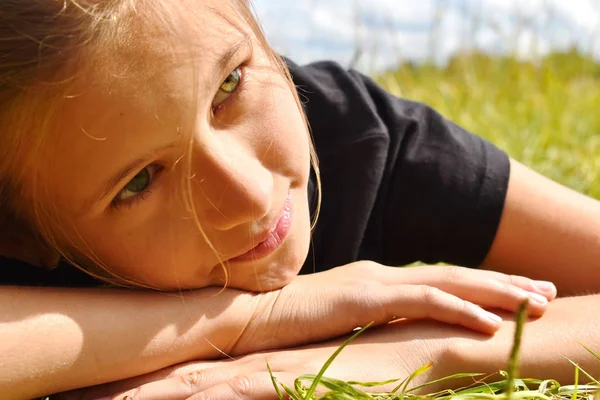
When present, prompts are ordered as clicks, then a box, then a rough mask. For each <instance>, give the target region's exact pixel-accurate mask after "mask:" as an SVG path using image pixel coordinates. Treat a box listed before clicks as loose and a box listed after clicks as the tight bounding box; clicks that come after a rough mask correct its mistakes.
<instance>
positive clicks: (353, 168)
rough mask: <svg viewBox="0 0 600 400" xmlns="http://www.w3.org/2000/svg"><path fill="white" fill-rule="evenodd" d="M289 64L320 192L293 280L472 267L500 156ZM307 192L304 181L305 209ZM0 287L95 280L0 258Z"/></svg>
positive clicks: (420, 112)
mask: <svg viewBox="0 0 600 400" xmlns="http://www.w3.org/2000/svg"><path fill="white" fill-rule="evenodd" d="M288 65H289V67H290V72H291V74H292V77H293V80H294V83H295V84H296V86H297V87H298V91H299V94H300V99H301V101H302V103H303V104H304V107H305V110H306V113H307V117H308V121H309V123H310V127H311V131H312V135H313V139H314V142H315V146H316V151H317V155H318V157H319V163H320V170H321V179H322V191H323V202H322V206H321V212H320V217H319V221H318V223H317V226H316V229H315V231H314V234H313V245H312V246H311V250H310V254H309V256H308V257H307V260H306V263H305V265H304V267H303V269H302V273H311V272H316V271H323V270H326V269H329V268H332V267H335V266H339V265H344V264H347V263H350V262H353V261H357V260H373V261H377V262H380V263H383V264H386V265H404V264H408V263H412V262H415V261H423V262H427V263H435V262H441V261H443V262H448V263H452V264H458V265H463V266H469V267H476V266H478V265H479V264H480V263H481V261H482V260H483V259H484V258H485V256H486V254H487V253H488V251H489V248H490V246H491V244H492V241H493V239H494V236H495V234H496V230H497V228H498V224H499V221H500V216H501V213H502V209H503V206H504V200H505V196H506V190H507V186H508V177H509V174H510V166H509V161H508V157H507V156H506V154H504V153H503V152H502V151H500V150H498V149H497V148H496V147H494V146H493V145H491V144H490V143H488V142H486V141H485V140H483V139H481V138H479V137H477V136H475V135H472V134H470V133H468V132H466V131H465V130H463V129H461V128H460V127H458V126H456V125H454V124H453V123H451V122H449V121H447V120H445V119H444V118H442V117H441V116H440V115H439V114H437V113H436V112H435V111H434V110H432V109H431V108H429V107H427V106H425V105H422V104H419V103H414V102H410V101H406V100H402V99H398V98H396V97H394V96H392V95H390V94H388V93H387V92H385V91H384V90H383V89H381V88H380V87H379V86H377V85H376V84H375V83H374V82H373V81H372V80H371V79H369V78H367V77H365V76H363V75H361V74H359V73H358V72H355V71H347V70H345V69H343V68H341V67H340V66H339V65H337V64H335V63H331V62H321V63H315V64H311V65H308V66H303V67H300V66H297V65H295V64H294V63H292V62H290V61H288ZM315 190H316V185H315V179H314V176H312V177H311V181H310V183H309V193H308V195H309V200H310V201H311V209H312V210H313V212H314V208H315V205H316V202H315V199H316V192H315ZM0 284H20V285H57V286H86V285H95V284H96V282H95V281H94V280H93V279H91V278H89V277H87V276H86V275H85V274H84V273H82V272H80V271H78V270H77V269H75V268H74V267H72V266H69V265H66V264H64V265H61V266H60V267H59V268H57V269H55V270H53V271H44V270H42V269H40V268H36V267H31V266H28V265H27V264H24V263H21V262H17V261H14V260H1V259H0Z"/></svg>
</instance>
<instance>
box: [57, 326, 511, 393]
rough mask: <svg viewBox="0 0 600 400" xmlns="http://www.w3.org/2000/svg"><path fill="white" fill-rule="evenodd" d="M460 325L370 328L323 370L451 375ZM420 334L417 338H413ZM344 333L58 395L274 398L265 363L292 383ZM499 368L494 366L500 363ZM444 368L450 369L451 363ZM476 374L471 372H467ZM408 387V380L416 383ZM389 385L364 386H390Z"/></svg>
mask: <svg viewBox="0 0 600 400" xmlns="http://www.w3.org/2000/svg"><path fill="white" fill-rule="evenodd" d="M465 332H466V331H465V330H464V329H461V328H458V327H452V326H449V325H441V324H437V323H432V322H426V321H422V322H414V321H413V322H407V321H403V322H399V323H393V324H389V325H387V326H385V327H382V328H377V329H370V330H368V331H367V332H365V333H363V334H362V335H361V336H360V337H358V338H357V339H355V340H354V341H353V342H351V343H350V345H348V346H347V347H346V348H345V349H344V350H343V351H342V352H341V353H340V354H339V356H338V357H337V358H336V360H335V361H334V362H333V363H332V364H331V366H330V367H329V369H328V370H327V372H326V373H325V376H327V377H330V378H337V379H342V380H344V381H348V380H355V381H362V382H368V381H384V380H389V379H395V378H399V379H400V380H403V379H404V378H406V377H407V376H408V375H410V374H411V373H412V372H413V371H414V370H416V369H417V368H419V367H421V366H423V365H425V364H426V363H428V362H431V361H435V364H434V367H433V368H432V369H431V370H430V371H429V372H427V373H426V374H424V375H423V376H421V377H419V378H418V379H417V380H416V381H414V385H417V384H419V383H424V382H425V381H430V380H433V379H437V378H441V377H444V376H448V375H451V374H452V373H456V372H459V371H456V370H446V369H445V368H446V366H447V365H449V364H451V363H449V362H448V361H452V360H448V359H446V355H447V354H449V352H448V351H447V348H448V346H450V345H451V342H450V340H448V339H449V338H453V337H455V340H460V336H461V335H463V334H464V333H465ZM416 337H419V340H418V341H416V340H414V339H415V338H416ZM342 342H343V339H338V340H334V341H330V342H327V343H323V344H318V345H311V346H308V347H304V348H300V349H294V350H283V351H275V352H269V353H262V354H254V355H250V356H245V357H243V358H240V359H239V360H235V361H213V362H192V363H187V364H182V365H179V366H175V367H171V368H166V369H164V370H161V371H157V372H155V373H152V374H148V375H144V376H141V377H137V378H132V379H128V380H124V381H121V382H116V383H110V384H107V385H102V386H98V387H95V388H87V389H83V390H79V391H74V392H70V393H65V394H63V395H61V396H59V397H58V399H60V400H87V399H99V398H103V399H104V398H106V399H114V400H122V399H124V398H126V397H127V396H129V399H131V400H159V399H160V400H162V399H170V400H179V399H195V398H198V399H199V398H202V399H211V400H220V399H227V400H232V399H238V398H240V399H242V398H244V399H246V398H252V399H276V398H277V397H276V392H275V389H274V387H273V383H272V381H271V377H270V375H269V373H268V370H267V361H268V362H269V365H270V366H271V369H272V370H273V374H274V376H275V377H276V378H277V380H278V381H279V382H282V383H285V384H286V385H287V386H289V387H293V382H294V380H295V379H296V378H297V377H298V376H300V375H303V374H316V373H317V372H318V371H319V370H320V369H321V367H322V366H323V364H324V363H325V361H326V360H327V359H328V358H329V357H330V356H331V355H332V354H333V352H334V351H335V350H336V349H337V348H338V346H339V345H340V344H341V343H342ZM502 367H503V366H499V367H498V368H502ZM449 368H454V369H456V368H457V367H456V366H454V365H450V367H449ZM468 372H477V371H468ZM464 383H465V382H453V381H450V382H444V383H443V385H442V386H444V387H442V386H440V385H438V386H432V387H428V388H427V390H428V391H429V392H433V391H436V390H441V389H443V388H447V387H454V386H459V385H462V384H464ZM414 385H413V386H414ZM394 386H395V384H391V385H388V386H387V387H381V388H369V390H370V391H377V390H388V391H389V390H390V389H391V388H393V387H394Z"/></svg>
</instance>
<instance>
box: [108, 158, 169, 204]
mask: <svg viewBox="0 0 600 400" xmlns="http://www.w3.org/2000/svg"><path fill="white" fill-rule="evenodd" d="M152 166H154V167H155V168H156V171H155V172H154V175H152V178H151V180H150V183H149V184H148V186H147V187H146V188H145V189H144V190H142V191H141V192H139V193H138V194H136V195H135V196H132V197H130V198H128V199H125V200H119V199H118V195H117V197H115V198H114V199H113V201H112V202H111V208H113V209H115V210H121V209H129V208H131V207H133V206H134V205H136V204H138V203H139V202H141V201H144V200H146V199H147V198H148V196H150V195H151V194H152V192H153V191H154V189H155V188H156V186H157V181H158V180H159V178H160V175H161V174H162V172H163V171H164V170H165V167H164V166H162V165H159V164H156V163H153V164H149V165H147V166H145V167H144V168H150V167H152ZM138 173H139V172H138ZM128 183H129V182H128ZM124 189H125V188H123V189H121V190H120V191H119V193H121V192H122V191H123V190H124Z"/></svg>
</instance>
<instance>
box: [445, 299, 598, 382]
mask: <svg viewBox="0 0 600 400" xmlns="http://www.w3.org/2000/svg"><path fill="white" fill-rule="evenodd" d="M599 303H600V295H594V296H585V297H571V298H562V299H557V300H555V301H554V302H552V303H551V304H550V306H549V308H548V311H547V312H546V314H545V315H544V316H543V317H542V318H540V319H538V320H535V321H531V322H529V323H527V324H526V325H525V327H524V333H523V337H522V344H521V352H520V356H519V359H520V368H519V376H520V377H523V378H538V379H556V380H558V381H559V382H560V383H561V384H570V383H573V380H574V372H575V368H574V366H573V365H572V364H571V363H569V361H567V358H568V359H570V360H572V361H574V362H576V363H578V364H579V365H580V366H581V367H582V368H583V369H585V370H586V371H587V372H588V373H590V374H591V375H593V376H600V360H597V359H596V358H594V357H593V356H592V355H591V354H590V353H588V352H587V351H586V350H585V349H584V348H583V347H582V346H581V344H584V345H586V346H587V347H589V348H591V349H592V350H594V351H597V352H600V335H598V332H600V321H599V320H598V318H595V314H596V313H597V309H598V304H599ZM514 329H515V323H514V321H513V320H511V319H510V318H508V317H507V318H505V322H504V323H503V326H502V328H501V330H500V331H499V332H498V333H497V334H496V335H494V336H491V337H489V338H484V337H481V336H478V337H475V336H474V335H470V334H468V333H466V332H465V333H466V334H465V335H464V336H463V337H461V338H457V339H456V341H455V342H454V343H452V344H450V347H451V349H452V350H451V354H453V357H451V358H454V362H456V363H457V365H459V366H460V371H462V372H483V373H493V372H497V371H498V370H500V369H506V366H507V363H508V357H509V353H510V349H511V347H512V344H513V335H514ZM461 336H462V335H461ZM580 343H581V344H580ZM455 369H456V371H454V372H459V371H458V369H459V368H455ZM583 379H584V380H585V379H586V378H585V377H583Z"/></svg>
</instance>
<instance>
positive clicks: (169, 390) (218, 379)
mask: <svg viewBox="0 0 600 400" xmlns="http://www.w3.org/2000/svg"><path fill="white" fill-rule="evenodd" d="M264 365H265V367H262V368H261V367H260V366H259V365H257V364H256V363H245V364H236V366H235V367H230V366H227V364H225V366H223V367H218V368H213V369H208V370H192V371H188V372H187V373H184V374H180V375H174V376H171V377H169V378H166V379H161V380H157V381H153V382H148V383H145V384H143V385H141V386H139V387H137V388H135V389H132V390H127V391H125V392H122V393H118V394H116V395H114V394H113V395H112V396H110V397H109V398H110V399H113V400H122V399H124V398H127V399H130V400H164V399H169V400H179V399H186V398H188V397H190V396H192V395H193V394H195V393H199V392H202V391H204V390H206V389H208V388H210V387H212V386H215V385H218V384H221V383H224V382H228V381H231V380H233V379H234V378H235V377H236V376H238V375H242V376H243V375H244V374H250V373H252V372H254V371H256V370H257V368H259V369H261V370H262V369H266V361H265V363H264ZM180 372H181V371H180Z"/></svg>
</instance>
